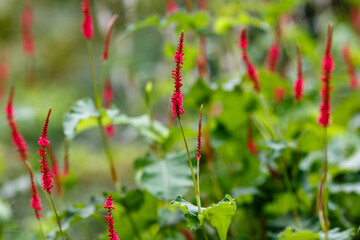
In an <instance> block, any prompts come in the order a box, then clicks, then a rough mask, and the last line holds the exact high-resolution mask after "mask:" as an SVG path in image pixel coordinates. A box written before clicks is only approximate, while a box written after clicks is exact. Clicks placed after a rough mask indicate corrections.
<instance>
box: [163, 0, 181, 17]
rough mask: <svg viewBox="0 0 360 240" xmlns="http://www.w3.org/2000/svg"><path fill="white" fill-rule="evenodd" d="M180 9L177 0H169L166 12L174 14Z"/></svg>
mask: <svg viewBox="0 0 360 240" xmlns="http://www.w3.org/2000/svg"><path fill="white" fill-rule="evenodd" d="M178 10H179V6H178V5H177V4H176V2H175V0H167V4H166V12H167V13H169V14H173V13H175V12H177V11H178Z"/></svg>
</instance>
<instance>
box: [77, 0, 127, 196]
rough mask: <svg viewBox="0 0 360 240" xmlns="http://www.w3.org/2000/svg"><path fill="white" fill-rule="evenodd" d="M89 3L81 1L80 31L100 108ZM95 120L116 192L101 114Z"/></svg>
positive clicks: (113, 169)
mask: <svg viewBox="0 0 360 240" xmlns="http://www.w3.org/2000/svg"><path fill="white" fill-rule="evenodd" d="M89 4H90V0H84V1H82V3H81V5H82V9H83V15H84V21H83V27H82V33H83V36H84V38H85V39H87V47H88V53H89V61H90V69H91V77H92V81H93V90H94V101H95V104H96V109H97V110H100V108H101V98H102V97H101V95H102V92H100V93H98V81H97V78H96V72H95V66H94V56H93V55H94V54H93V48H92V43H91V39H92V37H93V25H92V17H91V14H90V6H89ZM105 49H106V48H105ZM104 72H105V70H104V63H103V70H102V74H101V79H103V78H104ZM101 82H102V80H101ZM97 120H98V126H99V129H100V134H101V138H102V142H103V145H104V151H105V153H106V156H107V159H108V160H109V164H110V171H111V176H112V180H113V182H114V185H115V188H116V190H117V191H118V192H120V189H121V187H120V183H119V182H118V178H117V174H116V169H115V164H114V159H113V156H112V153H111V150H110V147H109V143H108V140H107V137H106V134H105V131H104V127H103V123H102V119H101V116H99V117H98V119H97Z"/></svg>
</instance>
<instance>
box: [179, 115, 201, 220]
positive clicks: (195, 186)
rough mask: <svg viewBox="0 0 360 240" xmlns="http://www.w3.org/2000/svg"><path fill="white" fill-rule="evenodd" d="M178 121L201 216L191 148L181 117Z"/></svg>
mask: <svg viewBox="0 0 360 240" xmlns="http://www.w3.org/2000/svg"><path fill="white" fill-rule="evenodd" d="M178 120H179V125H180V130H181V133H182V136H183V139H184V143H185V148H186V152H187V156H188V159H189V165H190V170H191V175H192V179H193V183H194V189H195V197H196V204H197V207H198V210H199V214H200V213H201V202H200V195H199V191H198V187H197V184H196V180H195V175H194V168H193V166H192V162H191V157H190V152H189V147H188V144H187V141H186V138H185V134H184V129H183V126H182V122H181V119H180V118H179V117H178Z"/></svg>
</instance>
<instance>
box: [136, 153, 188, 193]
mask: <svg viewBox="0 0 360 240" xmlns="http://www.w3.org/2000/svg"><path fill="white" fill-rule="evenodd" d="M135 169H136V175H137V181H138V183H139V185H140V186H142V187H144V188H145V189H146V190H147V191H148V192H150V193H151V194H152V195H153V196H155V197H156V198H158V199H162V200H169V199H173V198H174V197H175V196H177V195H178V194H185V193H186V192H187V190H188V188H189V187H190V186H191V185H192V184H193V182H192V180H191V171H190V167H189V163H188V160H187V157H186V154H185V153H179V152H175V153H169V154H166V155H165V156H164V159H158V158H157V157H156V156H154V155H152V154H147V155H145V156H144V157H143V158H140V159H137V160H136V162H135Z"/></svg>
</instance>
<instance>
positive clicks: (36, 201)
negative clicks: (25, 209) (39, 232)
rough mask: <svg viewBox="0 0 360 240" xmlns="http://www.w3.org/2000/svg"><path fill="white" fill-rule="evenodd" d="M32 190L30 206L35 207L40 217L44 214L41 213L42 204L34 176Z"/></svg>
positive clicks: (36, 213) (37, 215) (38, 217)
mask: <svg viewBox="0 0 360 240" xmlns="http://www.w3.org/2000/svg"><path fill="white" fill-rule="evenodd" d="M31 177H32V176H31ZM31 191H32V197H31V200H30V206H31V207H32V208H33V209H34V211H35V215H36V217H37V219H40V218H41V216H42V214H41V213H40V211H42V204H41V199H40V197H39V194H38V191H37V189H36V186H35V183H34V179H33V178H31Z"/></svg>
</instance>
